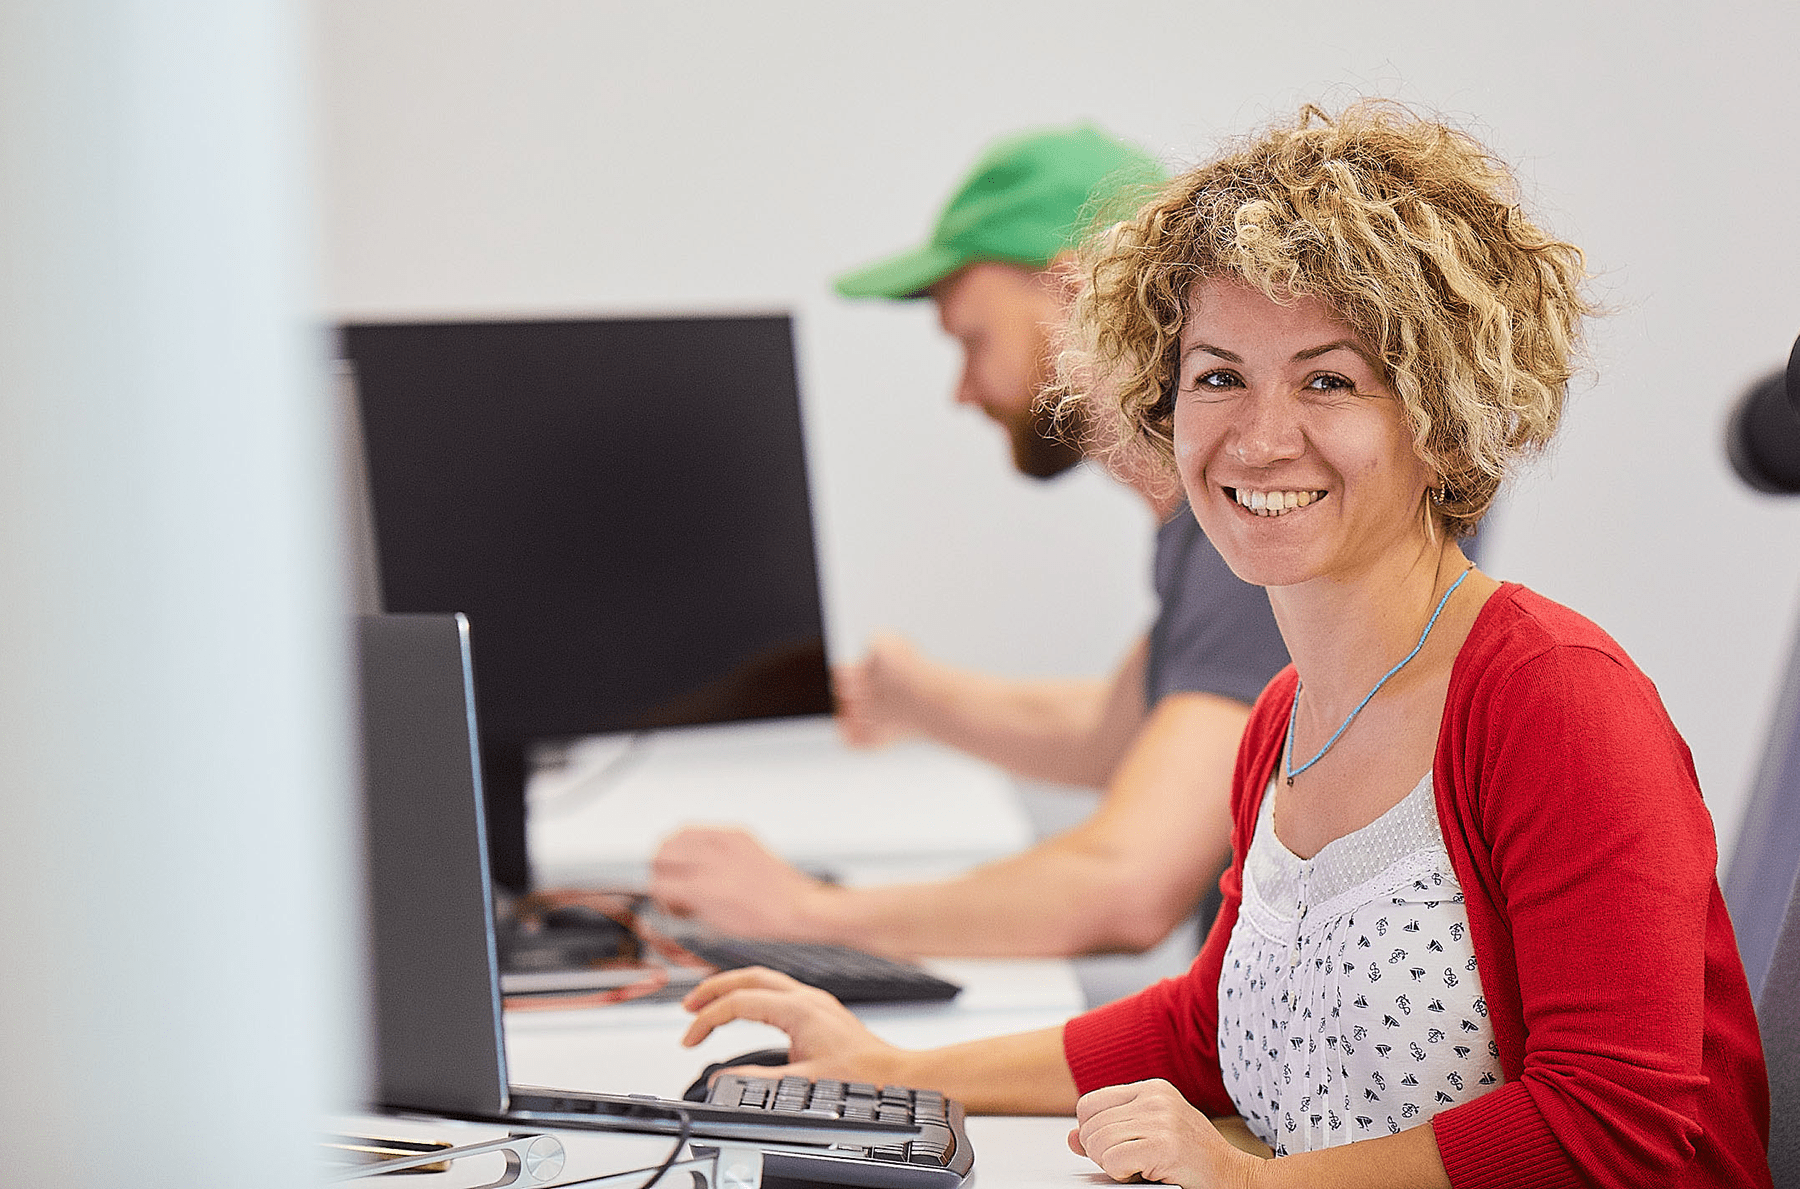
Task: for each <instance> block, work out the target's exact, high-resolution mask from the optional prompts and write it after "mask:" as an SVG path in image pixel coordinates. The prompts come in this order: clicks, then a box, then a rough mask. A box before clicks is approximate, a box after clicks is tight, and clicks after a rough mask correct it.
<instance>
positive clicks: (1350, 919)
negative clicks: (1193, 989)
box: [1219, 773, 1501, 1156]
mask: <svg viewBox="0 0 1800 1189" xmlns="http://www.w3.org/2000/svg"><path fill="white" fill-rule="evenodd" d="M1275 795H1276V792H1275V783H1274V782H1273V781H1271V782H1270V788H1269V791H1268V792H1267V793H1266V794H1265V795H1264V797H1263V803H1262V810H1261V815H1260V816H1259V818H1258V819H1257V823H1256V832H1255V835H1254V837H1253V838H1252V840H1251V844H1250V853H1249V855H1248V856H1247V857H1246V859H1245V862H1244V891H1243V903H1242V906H1241V907H1240V909H1239V911H1238V919H1237V925H1236V927H1235V928H1234V929H1233V930H1232V934H1231V941H1230V944H1229V945H1228V946H1227V948H1226V952H1225V964H1224V971H1223V973H1222V975H1221V976H1220V979H1219V1058H1220V1064H1221V1066H1222V1068H1223V1073H1224V1076H1225V1087H1226V1089H1227V1090H1228V1091H1229V1092H1230V1094H1231V1097H1232V1101H1233V1102H1235V1103H1236V1104H1237V1108H1238V1112H1239V1113H1240V1114H1242V1115H1243V1117H1244V1119H1245V1121H1246V1122H1247V1123H1249V1125H1250V1129H1251V1130H1252V1131H1253V1132H1255V1133H1256V1135H1257V1136H1258V1137H1259V1138H1261V1139H1262V1140H1263V1142H1264V1143H1267V1144H1268V1145H1269V1146H1270V1147H1271V1148H1273V1149H1274V1150H1275V1154H1276V1155H1278V1156H1280V1155H1285V1154H1287V1153H1289V1152H1305V1151H1311V1150H1313V1149H1316V1148H1324V1147H1331V1146H1334V1145H1336V1144H1346V1143H1350V1142H1352V1141H1354V1140H1359V1139H1367V1138H1369V1137H1371V1136H1375V1135H1385V1134H1388V1133H1390V1132H1398V1131H1403V1130H1405V1129H1407V1128H1409V1127H1415V1126H1417V1125H1418V1124H1420V1123H1423V1122H1425V1121H1426V1120H1428V1119H1430V1118H1431V1116H1432V1115H1434V1114H1436V1113H1437V1112H1438V1111H1440V1110H1443V1109H1445V1108H1447V1107H1450V1106H1454V1105H1456V1104H1457V1103H1460V1102H1467V1101H1468V1100H1469V1099H1471V1098H1474V1097H1476V1096H1478V1095H1480V1094H1484V1093H1486V1092H1487V1091H1488V1090H1490V1089H1492V1088H1493V1087H1495V1086H1497V1085H1499V1084H1500V1078H1501V1074H1500V1051H1499V1047H1498V1046H1497V1045H1496V1044H1495V1042H1494V1031H1493V1027H1492V1025H1491V1024H1490V1023H1489V1022H1488V1017H1487V1004H1486V1003H1485V1002H1484V1001H1483V1000H1482V995H1481V978H1480V974H1479V972H1478V971H1477V970H1476V967H1475V950H1474V946H1473V945H1472V944H1471V942H1470V940H1469V920H1468V913H1467V911H1466V910H1465V909H1464V907H1463V895H1462V890H1461V886H1460V885H1459V884H1458V882H1457V879H1456V873H1455V871H1454V869H1453V868H1452V867H1451V865H1450V856H1449V854H1448V852H1447V851H1446V850H1445V849H1444V839H1443V834H1442V832H1441V830H1440V828H1439V825H1438V820H1437V808H1436V805H1435V803H1434V801H1433V798H1432V781H1431V774H1430V773H1426V775H1425V777H1424V779H1423V780H1421V781H1420V782H1419V783H1418V785H1417V786H1415V787H1414V788H1413V790H1412V791H1411V792H1410V793H1408V794H1407V795H1406V796H1405V797H1404V798H1402V799H1401V801H1400V802H1399V803H1398V804H1397V805H1395V806H1394V807H1393V808H1391V809H1389V810H1388V811H1387V812H1386V813H1384V814H1382V815H1381V816H1380V817H1379V818H1377V819H1376V820H1375V821H1373V822H1370V823H1369V824H1368V825H1366V826H1364V827H1363V828H1362V829H1360V830H1356V831H1354V832H1352V833H1350V834H1347V835H1345V836H1344V837H1342V838H1339V839H1336V840H1334V841H1332V842H1330V843H1328V844H1326V845H1325V846H1324V847H1323V848H1321V849H1320V851H1319V852H1318V853H1317V854H1316V855H1314V856H1313V857H1312V858H1311V859H1301V858H1300V857H1298V856H1297V855H1295V854H1294V853H1293V852H1292V851H1290V850H1288V849H1287V847H1286V846H1284V845H1283V844H1282V843H1281V841H1280V840H1279V839H1278V838H1276V837H1275V827H1274V821H1273V813H1274V803H1275Z"/></svg>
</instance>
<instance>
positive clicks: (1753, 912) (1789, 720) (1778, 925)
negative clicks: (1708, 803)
mask: <svg viewBox="0 0 1800 1189" xmlns="http://www.w3.org/2000/svg"><path fill="white" fill-rule="evenodd" d="M1797 872H1800V638H1796V641H1795V650H1794V653H1793V656H1792V657H1791V658H1790V659H1789V661H1788V668H1787V677H1786V680H1785V682H1784V683H1783V689H1782V694H1781V700H1780V702H1779V703H1777V705H1776V709H1775V717H1774V720H1773V722H1772V723H1771V724H1770V730H1769V740H1768V745H1767V747H1766V748H1765V749H1764V751H1763V761H1762V767H1761V769H1760V771H1759V772H1758V774H1757V780H1756V787H1755V788H1754V789H1753V790H1752V791H1751V795H1750V807H1749V809H1748V810H1747V811H1746V812H1745V814H1744V824H1743V827H1742V829H1741V830H1740V831H1739V833H1738V843H1737V849H1736V851H1734V852H1733V854H1732V857H1731V871H1730V873H1729V875H1728V876H1727V878H1726V881H1725V902H1726V903H1727V904H1728V905H1729V906H1730V908H1731V923H1732V928H1733V929H1734V930H1735V931H1736V933H1737V939H1738V951H1739V953H1740V954H1741V955H1742V956H1743V959H1744V973H1745V974H1746V975H1748V976H1749V980H1750V988H1751V991H1752V993H1754V994H1755V996H1756V1017H1757V1023H1758V1025H1759V1026H1760V1027H1761V1029H1762V1041H1763V1057H1764V1059H1765V1060H1766V1061H1767V1062H1768V1067H1769V1168H1770V1170H1771V1171H1772V1172H1773V1173H1774V1176H1775V1185H1776V1189H1800V875H1797Z"/></svg>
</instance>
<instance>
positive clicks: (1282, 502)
mask: <svg viewBox="0 0 1800 1189" xmlns="http://www.w3.org/2000/svg"><path fill="white" fill-rule="evenodd" d="M1233 495H1234V496H1235V497H1236V499H1237V502H1238V503H1239V504H1240V505H1242V506H1243V507H1245V508H1248V509H1249V510H1250V511H1252V512H1254V513H1256V514H1257V515H1258V516H1280V515H1282V514H1283V513H1285V512H1291V511H1293V510H1294V509H1295V508H1304V507H1306V506H1307V505H1308V504H1312V503H1316V502H1317V501H1319V500H1322V499H1324V498H1325V493H1324V492H1323V491H1248V490H1246V489H1244V488H1242V487H1239V488H1235V489H1233Z"/></svg>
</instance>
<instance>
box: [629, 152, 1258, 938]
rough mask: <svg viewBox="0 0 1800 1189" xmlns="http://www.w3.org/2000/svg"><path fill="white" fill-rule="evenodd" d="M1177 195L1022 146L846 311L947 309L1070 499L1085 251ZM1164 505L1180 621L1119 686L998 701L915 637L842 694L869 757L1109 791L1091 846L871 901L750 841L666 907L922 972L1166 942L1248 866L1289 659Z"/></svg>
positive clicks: (1250, 600) (709, 862)
mask: <svg viewBox="0 0 1800 1189" xmlns="http://www.w3.org/2000/svg"><path fill="white" fill-rule="evenodd" d="M1161 176H1162V175H1161V170H1160V168H1159V167H1158V166H1157V165H1156V163H1155V162H1154V161H1153V160H1151V159H1150V158H1149V157H1148V156H1146V155H1145V154H1144V153H1143V152H1142V151H1141V150H1139V149H1137V148H1135V147H1133V146H1130V145H1127V144H1124V143H1122V142H1120V141H1117V140H1114V139H1113V138H1111V137H1109V136H1107V135H1105V134H1104V133H1101V132H1099V131H1098V130H1096V129H1094V128H1092V127H1088V126H1079V127H1075V128H1069V129H1057V130H1051V131H1044V132H1033V133H1028V134H1025V135H1022V136H1018V137H1014V138H1012V139H1009V140H1006V141H1004V142H1002V143H1000V144H998V145H996V146H994V147H993V148H992V149H991V150H989V152H988V153H987V154H986V156H984V157H983V158H982V159H981V161H980V162H978V163H977V164H976V166H975V168H974V170H973V172H972V173H971V174H970V175H969V177H968V179H967V180H966V181H965V182H964V183H963V185H962V187H961V188H960V189H959V190H958V191H957V192H956V194H955V195H954V196H953V197H952V198H951V199H950V202H949V204H948V205H947V206H946V207H945V209H944V211H943V214H942V215H941V216H940V217H939V219H938V222H937V226H936V228H935V229H934V230H933V231H932V234H931V238H930V239H929V240H927V241H926V243H925V244H924V245H922V246H921V247H918V248H916V249H914V250H912V251H909V252H904V253H902V254H900V255H898V256H894V257H892V258H890V259H887V260H884V261H881V262H880V263H877V264H874V265H871V266H869V267H867V268H864V269H860V270H858V271H856V272H852V273H850V274H848V275H846V276H844V277H841V278H840V279H839V280H838V282H837V288H838V290H839V292H841V293H843V294H845V295H846V296H850V297H885V298H890V299H898V300H907V299H914V298H929V299H931V300H932V301H933V302H934V303H935V304H936V306H937V309H938V316H939V320H940V322H941V323H942V325H943V327H944V330H945V332H946V333H948V334H949V335H950V336H951V337H952V338H954V339H955V340H956V341H957V342H958V343H959V344H960V345H961V347H962V349H963V369H962V376H961V379H960V380H959V382H958V385H957V393H956V395H957V400H958V401H961V402H964V403H968V404H974V405H978V406H979V407H980V408H981V409H982V410H983V411H984V412H986V413H987V414H988V415H989V416H990V417H992V418H993V419H994V420H995V421H997V422H998V423H999V424H1000V425H1001V426H1002V427H1003V428H1004V429H1005V430H1006V432H1007V436H1008V439H1009V441H1010V443H1011V447H1012V455H1013V461H1014V464H1015V465H1016V466H1017V467H1018V469H1019V470H1021V471H1023V472H1025V473H1026V474H1029V475H1033V476H1036V477H1038V478H1049V477H1050V476H1053V475H1056V474H1060V473H1061V472H1063V471H1065V470H1067V469H1068V468H1070V467H1071V466H1073V465H1075V464H1076V463H1077V462H1079V461H1080V460H1081V457H1082V453H1081V449H1080V446H1079V444H1078V443H1079V441H1080V436H1079V434H1080V427H1073V432H1072V433H1070V434H1069V435H1068V436H1064V435H1063V434H1060V433H1058V432H1056V430H1055V427H1053V426H1052V424H1051V418H1050V416H1049V415H1048V414H1047V413H1046V412H1045V410H1044V409H1043V407H1042V405H1041V404H1040V402H1039V401H1038V396H1039V393H1040V391H1041V389H1042V388H1043V385H1044V381H1045V379H1046V378H1047V374H1048V371H1049V368H1050V361H1051V338H1052V335H1053V333H1054V329H1055V327H1056V326H1057V325H1058V324H1060V322H1061V321H1062V319H1063V317H1064V314H1065V310H1066V303H1067V301H1068V300H1069V296H1070V293H1071V280H1072V278H1071V276H1070V271H1071V269H1070V262H1071V253H1072V248H1073V246H1074V245H1075V243H1076V242H1077V241H1078V240H1079V238H1080V237H1081V235H1082V234H1084V233H1085V232H1086V231H1087V230H1088V229H1089V228H1091V227H1093V226H1095V225H1096V224H1097V223H1098V222H1102V221H1107V220H1110V219H1112V218H1115V217H1118V216H1120V215H1124V214H1129V213H1130V210H1131V207H1132V206H1133V205H1134V202H1133V200H1134V199H1135V198H1136V197H1137V196H1139V195H1141V194H1143V193H1145V192H1147V191H1148V189H1149V188H1150V187H1151V186H1153V185H1154V183H1156V182H1157V181H1159V180H1160V179H1161ZM1140 494H1141V495H1143V496H1144V498H1145V500H1146V502H1148V503H1149V505H1150V507H1151V509H1152V511H1153V513H1154V514H1155V516H1156V522H1157V523H1158V524H1159V525H1160V526H1161V527H1160V528H1159V529H1158V530H1157V536H1156V564H1155V583H1156V591H1157V596H1158V598H1159V600H1160V608H1159V610H1158V613H1157V616H1156V619H1155V621H1154V622H1153V623H1152V625H1151V627H1150V631H1149V632H1148V633H1147V634H1146V636H1145V637H1144V639H1143V640H1142V641H1141V642H1140V643H1139V644H1138V645H1137V647H1135V648H1134V649H1133V650H1132V652H1131V653H1130V654H1129V655H1128V656H1127V657H1126V659H1125V661H1124V663H1123V664H1122V665H1121V666H1120V667H1119V670H1118V671H1117V672H1116V673H1115V674H1113V675H1112V676H1111V677H1110V678H1104V679H1095V680H1092V681H1066V682H1052V681H1013V680H1006V679H1002V678H996V677H990V676H987V675H984V674H979V673H972V672H967V671H964V670H958V669H954V668H951V667H949V666H947V665H943V664H939V663H937V662H935V661H931V660H928V659H926V658H925V657H922V656H920V655H919V654H917V653H916V652H914V651H913V650H912V649H911V647H910V646H908V645H907V644H906V643H905V642H904V641H903V640H901V639H899V638H898V637H894V636H882V637H878V638H877V639H876V640H875V641H874V642H873V643H872V644H871V646H870V651H869V655H868V656H867V657H865V658H864V659H863V660H862V661H860V662H858V663H856V664H853V665H849V666H845V667H842V668H840V669H839V671H838V673H837V679H836V686H837V694H838V701H839V723H840V726H841V727H842V729H843V732H844V735H845V737H846V738H848V739H849V740H850V742H852V743H853V744H857V745H859V746H875V745H879V744H881V743H885V742H888V741H890V740H893V739H897V738H901V737H905V736H908V735H925V736H929V737H932V738H935V739H937V740H939V741H941V742H944V743H948V744H950V745H952V746H955V747H959V748H961V749H963V750H965V751H968V752H971V753H973V754H975V755H978V756H982V757H984V758H986V759H989V760H992V761H993V762H995V763H998V764H1000V765H1002V766H1004V767H1006V768H1008V769H1010V770H1012V771H1013V772H1015V773H1017V774H1019V775H1021V776H1027V777H1032V778H1036V779H1041V780H1050V781H1056V782H1059V783H1065V784H1077V785H1092V786H1098V787H1102V788H1104V789H1105V796H1104V797H1103V798H1102V800H1101V803H1100V805H1099V807H1098V808H1097V809H1096V811H1095V812H1094V813H1093V814H1092V815H1091V816H1090V817H1089V818H1088V819H1087V820H1086V821H1085V822H1083V823H1081V824H1080V825H1078V826H1076V827H1075V828H1074V829H1072V830H1070V831H1068V832H1066V833H1063V834H1060V835H1057V836H1055V837H1053V838H1050V839H1048V840H1046V841H1044V842H1042V843H1040V844H1039V845H1037V846H1035V847H1033V848H1032V849H1030V850H1028V851H1025V852H1023V853H1022V854H1019V855H1015V856H1012V857H1011V858H1008V859H1004V860H1001V861H999V862H996V863H991V864H988V865H986V866H983V867H979V868H977V869H975V870H974V871H971V872H969V873H967V874H965V875H962V876H959V877H957V878H954V879H949V880H941V881H936V882H931V883H919V884H909V885H897V886H889V887H867V888H854V889H850V888H840V887H834V886H829V885H826V884H822V883H820V882H818V881H816V880H813V879H810V878H809V877H807V876H805V875H803V874H802V873H800V872H799V871H796V870H795V869H794V868H792V867H790V866H789V865H788V864H786V863H785V862H783V861H782V860H781V859H779V858H777V857H776V856H775V855H773V854H771V853H770V852H769V851H768V850H766V849H765V848H764V847H763V846H762V845H761V844H760V843H759V842H757V841H756V839H754V838H753V837H751V836H750V835H749V834H747V833H744V832H743V831H738V830H718V829H690V830H684V831H682V832H681V833H679V834H676V835H675V836H673V837H672V838H670V839H669V840H668V841H667V842H665V843H664V844H663V847H662V849H661V850H660V851H659V853H658V854H657V856H656V859H655V861H654V863H653V866H652V879H651V891H652V894H653V895H654V896H655V897H656V898H657V900H658V901H659V902H660V903H662V904H663V905H664V906H665V907H667V908H669V909H671V910H673V911H675V912H678V913H684V914H690V915H694V916H698V917H701V918H703V919H705V920H707V921H708V922H710V923H711V924H713V925H715V926H717V927H719V928H721V929H723V930H726V931H728V932H734V933H740V934H749V935H757V936H774V937H782V938H788V939H794V940H807V941H833V942H839V943H843V944H849V945H856V946H862V947H865V948H870V949H879V950H885V951H889V952H894V953H903V954H945V955H948V954H965V955H987V956H1013V955H1018V956H1027V955H1030V956H1062V955H1071V954H1080V953H1090V952H1101V951H1138V950H1144V949H1148V948H1150V947H1151V946H1154V945H1156V944H1157V943H1158V942H1160V941H1161V940H1162V939H1163V937H1164V936H1165V935H1166V934H1167V933H1168V932H1169V930H1170V929H1172V928H1173V927H1174V926H1175V925H1176V924H1177V923H1179V922H1180V921H1181V920H1182V919H1184V918H1185V917H1186V916H1187V915H1188V914H1189V913H1191V912H1192V911H1193V910H1194V908H1195V905H1196V904H1198V903H1200V902H1201V900H1202V897H1203V896H1205V895H1206V893H1207V892H1208V891H1209V890H1210V888H1211V885H1212V883H1213V882H1214V880H1215V879H1216V876H1217V874H1218V872H1219V870H1220V869H1221V868H1222V867H1223V866H1224V863H1225V859H1226V857H1227V852H1228V849H1229V840H1228V836H1227V831H1228V823H1229V814H1228V811H1227V794H1228V790H1229V787H1230V782H1231V769H1232V765H1233V762H1234V759H1235V756H1236V753H1237V743H1238V736H1239V735H1240V734H1241V732H1242V729H1243V725H1244V721H1245V719H1246V717H1247V715H1248V710H1249V703H1250V702H1252V701H1254V700H1255V698H1256V695H1257V694H1258V693H1259V692H1260V691H1261V689H1262V687H1263V685H1264V684H1266V683H1267V681H1268V680H1269V678H1270V677H1272V676H1273V675H1274V674H1275V672H1276V671H1277V670H1278V669H1280V668H1281V667H1282V666H1283V665H1284V664H1286V663H1287V654H1286V651H1285V649H1284V648H1283V646H1282V643H1281V638H1280V636H1279V634H1278V633H1277V631H1276V629H1275V622H1274V617H1273V615H1272V614H1271V612H1270V610H1269V603H1268V598H1267V596H1266V595H1265V594H1264V593H1263V591H1262V590H1261V589H1260V588H1257V587H1253V586H1248V585H1246V584H1245V583H1243V582H1240V581H1239V580H1238V579H1237V578H1236V577H1235V576H1233V575H1232V574H1231V572H1230V571H1229V570H1228V569H1227V568H1226V566H1225V564H1224V562H1223V560H1222V559H1220V557H1219V555H1218V553H1217V551H1215V550H1214V549H1213V547H1212V546H1211V545H1210V544H1209V543H1208V542H1207V541H1206V539H1205V537H1204V536H1202V535H1201V533H1200V530H1199V526H1198V525H1197V524H1196V522H1195V521H1194V518H1193V516H1192V515H1191V514H1190V513H1189V512H1188V510H1187V508H1186V506H1185V504H1183V503H1182V502H1181V500H1180V497H1179V495H1176V496H1174V497H1171V496H1169V495H1168V494H1167V493H1162V492H1155V491H1151V490H1148V489H1140Z"/></svg>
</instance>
